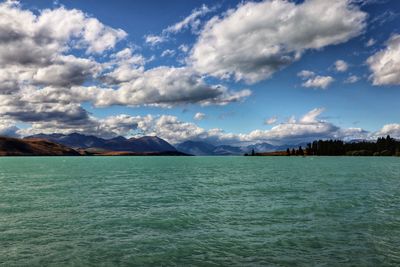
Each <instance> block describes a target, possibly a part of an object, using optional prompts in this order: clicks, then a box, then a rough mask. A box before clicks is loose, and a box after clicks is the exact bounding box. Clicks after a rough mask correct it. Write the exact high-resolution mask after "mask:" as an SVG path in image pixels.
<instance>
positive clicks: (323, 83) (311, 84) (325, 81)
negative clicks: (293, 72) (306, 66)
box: [302, 75, 335, 89]
mask: <svg viewBox="0 0 400 267" xmlns="http://www.w3.org/2000/svg"><path fill="white" fill-rule="evenodd" d="M334 80H335V79H333V78H332V77H331V76H319V75H318V76H315V77H313V78H310V79H308V80H307V81H305V82H304V83H303V84H302V86H303V87H307V88H315V89H318V88H319V89H326V88H327V87H328V86H329V85H330V84H331V83H332V82H334Z"/></svg>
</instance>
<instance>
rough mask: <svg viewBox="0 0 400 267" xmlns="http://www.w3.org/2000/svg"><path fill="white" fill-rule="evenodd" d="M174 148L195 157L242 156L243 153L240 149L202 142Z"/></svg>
mask: <svg viewBox="0 0 400 267" xmlns="http://www.w3.org/2000/svg"><path fill="white" fill-rule="evenodd" d="M176 148H177V149H178V150H179V151H181V152H184V153H187V154H191V155H196V156H225V155H242V154H243V151H242V149H241V148H240V147H235V146H228V145H221V146H214V145H211V144H209V143H207V142H202V141H186V142H183V143H180V144H178V145H177V146H176Z"/></svg>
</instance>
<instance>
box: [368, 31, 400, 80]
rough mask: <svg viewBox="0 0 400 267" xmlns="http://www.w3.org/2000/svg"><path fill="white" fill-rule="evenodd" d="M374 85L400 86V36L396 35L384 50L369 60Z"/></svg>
mask: <svg viewBox="0 0 400 267" xmlns="http://www.w3.org/2000/svg"><path fill="white" fill-rule="evenodd" d="M367 64H368V66H369V68H370V70H371V71H372V74H371V76H370V78H371V79H372V82H373V84H374V85H396V84H400V34H394V35H393V36H392V37H390V39H389V40H388V41H387V42H386V47H385V48H384V49H383V50H380V51H379V52H377V53H375V54H374V55H372V56H370V57H369V58H368V59H367Z"/></svg>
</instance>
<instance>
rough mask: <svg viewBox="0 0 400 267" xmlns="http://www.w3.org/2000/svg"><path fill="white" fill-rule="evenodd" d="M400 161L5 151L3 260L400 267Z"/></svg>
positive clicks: (0, 193) (0, 208) (0, 201)
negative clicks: (19, 153) (30, 154)
mask: <svg viewBox="0 0 400 267" xmlns="http://www.w3.org/2000/svg"><path fill="white" fill-rule="evenodd" d="M399 264H400V158H394V157H388V158H383V157H382V158H381V157H374V158H373V157H370V158H368V157H366V158H362V157H316V158H312V157H307V158H299V157H289V158H287V157H51V158H46V157H37V158H0V265H1V266H43V265H44V266H116V265H117V266H396V265H399Z"/></svg>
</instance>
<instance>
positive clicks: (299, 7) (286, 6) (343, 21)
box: [188, 0, 367, 83]
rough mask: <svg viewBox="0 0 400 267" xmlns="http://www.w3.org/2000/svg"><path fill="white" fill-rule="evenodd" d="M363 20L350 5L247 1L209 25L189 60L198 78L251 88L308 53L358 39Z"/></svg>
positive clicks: (344, 2)
mask: <svg viewBox="0 0 400 267" xmlns="http://www.w3.org/2000/svg"><path fill="white" fill-rule="evenodd" d="M366 17H367V14H366V13H364V12H362V11H360V9H359V7H358V6H356V5H354V4H353V3H352V2H351V1H348V0H339V1H333V2H332V1H324V0H306V1H304V2H303V3H301V4H295V3H293V2H289V1H283V0H277V1H262V2H247V3H243V4H240V5H239V6H238V7H237V8H236V9H232V10H229V11H228V12H226V13H225V15H223V16H222V17H214V18H212V19H211V20H210V21H208V23H207V24H206V25H205V27H204V28H203V30H202V31H201V33H200V36H199V38H198V40H197V42H196V43H195V45H194V47H193V49H192V52H191V56H190V59H189V60H188V61H189V62H190V63H191V64H192V65H193V66H194V68H195V69H196V70H198V71H200V72H202V73H206V74H209V75H212V76H215V77H219V78H229V77H233V78H234V79H235V80H237V81H239V80H244V81H246V82H249V83H254V82H257V81H260V80H262V79H265V78H268V77H270V76H271V75H272V74H273V73H274V72H276V71H277V70H279V69H281V68H283V67H285V66H287V65H289V64H290V63H292V62H293V61H295V60H298V59H299V58H300V57H301V55H302V54H303V53H304V52H305V51H306V50H309V49H321V48H323V47H325V46H328V45H333V44H339V43H343V42H346V41H348V40H349V39H351V38H353V37H355V36H357V35H359V34H360V33H362V32H363V30H364V28H365V25H366V23H365V19H366Z"/></svg>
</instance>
